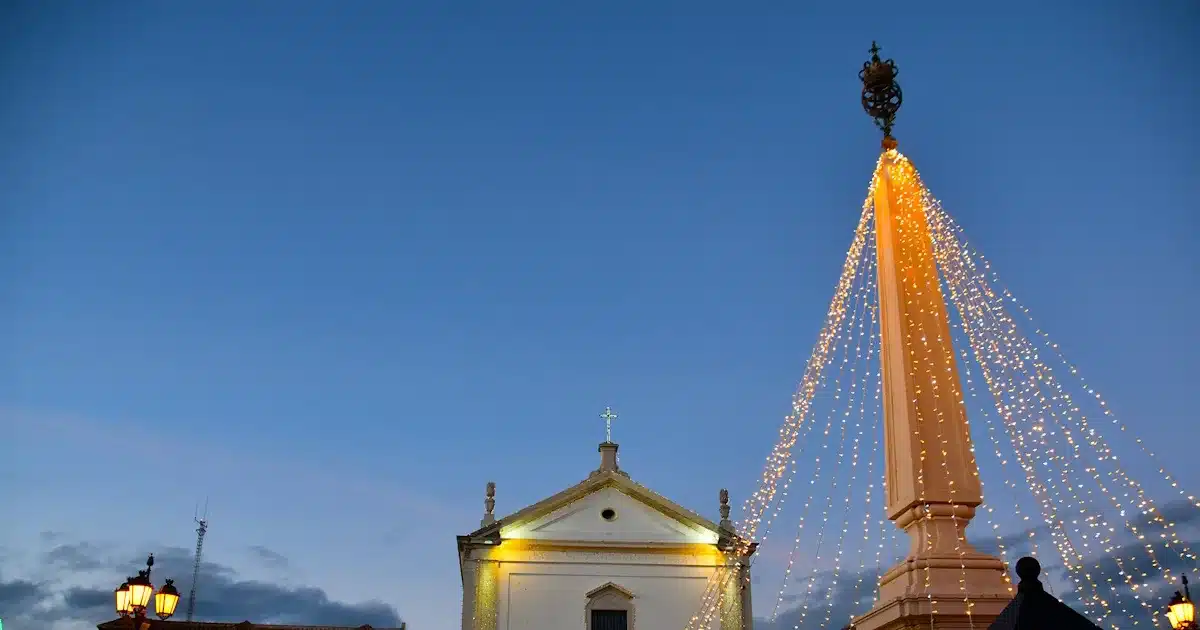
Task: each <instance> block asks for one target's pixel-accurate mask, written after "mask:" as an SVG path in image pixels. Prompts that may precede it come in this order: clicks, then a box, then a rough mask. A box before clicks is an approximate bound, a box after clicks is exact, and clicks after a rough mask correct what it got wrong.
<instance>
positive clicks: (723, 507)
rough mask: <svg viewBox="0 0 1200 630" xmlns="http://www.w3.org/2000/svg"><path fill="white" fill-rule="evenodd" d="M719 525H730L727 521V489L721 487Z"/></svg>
mask: <svg viewBox="0 0 1200 630" xmlns="http://www.w3.org/2000/svg"><path fill="white" fill-rule="evenodd" d="M720 496H721V527H730V526H731V525H732V523H730V522H729V491H728V490H726V489H725V488H721V495H720Z"/></svg>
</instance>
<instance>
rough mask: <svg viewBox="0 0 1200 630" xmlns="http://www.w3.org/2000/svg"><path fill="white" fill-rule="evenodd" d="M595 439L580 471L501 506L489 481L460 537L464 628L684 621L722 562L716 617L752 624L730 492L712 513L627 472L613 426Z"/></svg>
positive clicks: (745, 560) (733, 626)
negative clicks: (524, 501)
mask: <svg viewBox="0 0 1200 630" xmlns="http://www.w3.org/2000/svg"><path fill="white" fill-rule="evenodd" d="M606 413H608V412H607V411H606ZM599 451H600V458H599V460H600V461H599V466H598V467H597V468H596V469H595V470H593V471H591V473H590V474H589V475H588V476H587V478H586V479H584V480H583V481H581V482H579V483H577V484H575V485H573V486H571V487H569V488H566V489H565V490H563V491H561V492H559V493H557V494H555V495H553V496H550V497H548V498H546V499H543V500H541V501H539V502H537V503H534V504H533V505H530V506H528V507H525V508H522V509H520V510H517V511H515V512H513V513H512V514H510V515H508V516H505V517H503V518H499V519H497V518H496V517H495V515H494V513H493V511H494V508H495V504H496V501H495V490H496V486H495V484H494V483H488V484H487V498H486V499H485V502H484V504H485V513H484V516H483V521H482V522H481V526H480V527H479V529H477V530H475V531H473V532H471V533H470V534H467V535H464V536H459V537H458V558H459V567H460V570H461V572H462V586H463V598H462V628H463V630H561V629H563V628H583V629H585V630H671V629H676V630H682V629H683V628H685V627H686V626H687V625H688V622H689V620H690V619H691V618H692V616H693V615H695V614H696V613H697V612H698V611H699V610H700V605H701V601H702V598H703V597H704V594H705V590H706V588H707V587H708V586H709V580H710V578H712V577H713V576H714V574H716V572H717V571H718V570H719V569H720V568H722V567H730V569H729V571H730V572H727V573H725V574H724V575H730V576H731V578H730V579H725V580H721V583H723V585H722V586H721V587H720V588H721V590H722V593H721V601H720V608H719V610H720V620H719V626H718V625H716V624H714V627H719V628H721V629H722V630H751V626H752V618H751V608H750V573H749V572H750V557H751V556H752V555H753V554H754V550H755V545H754V544H753V543H749V542H748V541H743V540H741V539H740V538H739V537H738V535H737V533H736V532H735V531H734V527H733V524H732V523H731V522H730V520H729V493H728V492H727V491H725V490H721V491H720V493H719V495H718V496H719V499H720V504H719V512H720V517H721V520H720V522H719V523H714V522H712V521H710V520H708V519H706V518H704V517H703V516H700V515H699V514H697V513H695V512H693V511H691V510H688V509H687V508H684V507H682V506H680V505H679V504H677V503H675V502H673V501H671V500H670V499H668V498H666V497H664V496H662V495H660V494H658V493H656V492H654V491H653V490H650V489H649V488H647V487H645V486H643V485H641V484H638V483H637V482H635V481H633V480H632V479H631V478H630V477H629V475H628V474H627V473H626V472H625V471H623V470H621V469H620V466H619V464H618V461H617V444H615V443H614V442H612V439H611V434H610V435H609V437H608V439H606V440H605V441H604V442H602V443H601V444H600V448H599ZM739 550H740V551H739ZM714 584H716V582H714Z"/></svg>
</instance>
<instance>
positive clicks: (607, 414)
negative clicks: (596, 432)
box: [600, 407, 617, 444]
mask: <svg viewBox="0 0 1200 630" xmlns="http://www.w3.org/2000/svg"><path fill="white" fill-rule="evenodd" d="M600 417H601V418H603V419H604V441H605V442H607V443H609V444H611V443H612V421H613V420H616V419H617V414H615V413H613V410H612V407H605V408H604V413H602V414H600Z"/></svg>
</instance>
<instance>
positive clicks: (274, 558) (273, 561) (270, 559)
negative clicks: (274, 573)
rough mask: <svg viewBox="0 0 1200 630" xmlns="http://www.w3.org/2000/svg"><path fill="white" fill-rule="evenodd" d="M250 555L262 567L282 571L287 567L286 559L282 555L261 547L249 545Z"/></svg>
mask: <svg viewBox="0 0 1200 630" xmlns="http://www.w3.org/2000/svg"><path fill="white" fill-rule="evenodd" d="M250 553H252V554H254V557H255V558H257V559H258V560H259V561H261V562H262V563H263V565H265V566H267V567H270V568H272V569H284V568H287V566H288V559H287V558H286V557H284V556H283V554H281V553H279V552H277V551H274V550H271V549H268V548H266V547H264V546H262V545H251V547H250Z"/></svg>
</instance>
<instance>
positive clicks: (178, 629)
mask: <svg viewBox="0 0 1200 630" xmlns="http://www.w3.org/2000/svg"><path fill="white" fill-rule="evenodd" d="M146 622H147V623H148V624H149V625H150V630H405V626H404V625H403V624H401V626H400V627H399V628H376V627H374V626H370V625H362V626H291V625H274V624H268V623H250V622H249V621H239V622H237V623H230V622H223V621H162V620H159V619H147V620H146ZM96 628H97V630H129V620H128V619H113V620H112V621H105V622H104V623H102V624H100V625H98V626H96Z"/></svg>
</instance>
